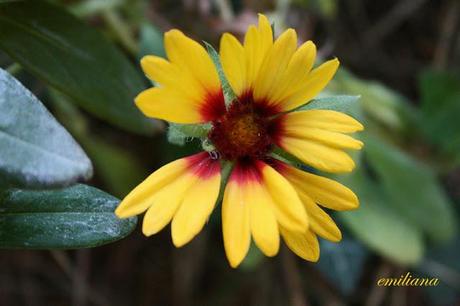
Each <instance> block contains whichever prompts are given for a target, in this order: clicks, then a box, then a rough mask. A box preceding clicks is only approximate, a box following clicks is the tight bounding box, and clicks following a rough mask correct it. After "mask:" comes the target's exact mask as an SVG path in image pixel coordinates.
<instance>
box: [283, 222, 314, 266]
mask: <svg viewBox="0 0 460 306" xmlns="http://www.w3.org/2000/svg"><path fill="white" fill-rule="evenodd" d="M280 232H281V235H282V236H283V239H284V241H285V242H286V244H287V246H288V247H289V248H290V249H291V250H292V251H293V252H294V253H295V254H297V256H299V257H301V258H303V259H305V260H308V261H313V262H316V261H318V259H319V243H318V238H316V235H315V234H314V233H312V232H311V231H310V230H307V231H306V232H304V233H299V232H292V231H288V230H286V229H285V228H283V227H281V228H280Z"/></svg>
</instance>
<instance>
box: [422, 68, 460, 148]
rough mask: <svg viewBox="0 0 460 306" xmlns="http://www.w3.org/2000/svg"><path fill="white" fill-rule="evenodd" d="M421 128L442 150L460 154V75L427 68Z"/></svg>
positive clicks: (423, 88) (423, 82)
mask: <svg viewBox="0 0 460 306" xmlns="http://www.w3.org/2000/svg"><path fill="white" fill-rule="evenodd" d="M420 91H421V100H422V101H421V104H422V112H423V120H421V121H420V124H419V126H420V129H421V130H422V131H424V132H425V135H426V136H427V137H428V139H429V141H430V142H431V143H432V144H434V145H436V146H439V149H440V151H441V152H443V153H446V154H449V155H451V156H457V157H460V153H459V152H460V121H459V120H458V118H459V117H460V103H459V101H460V76H459V75H455V74H452V73H446V72H435V71H426V72H425V73H423V74H422V77H421V80H420Z"/></svg>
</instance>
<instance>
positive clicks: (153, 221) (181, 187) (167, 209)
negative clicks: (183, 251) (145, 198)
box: [142, 173, 198, 236]
mask: <svg viewBox="0 0 460 306" xmlns="http://www.w3.org/2000/svg"><path fill="white" fill-rule="evenodd" d="M197 179H198V177H197V176H195V175H193V174H191V173H187V174H185V175H182V176H180V177H179V178H177V179H176V180H175V181H174V182H173V183H171V184H169V185H167V186H166V187H163V188H162V189H161V190H160V191H159V192H157V193H155V195H154V196H153V197H152V199H151V201H152V203H153V204H152V206H150V208H149V209H148V210H147V213H146V214H145V216H144V221H143V224H142V232H143V233H144V235H146V236H150V235H153V234H156V233H158V232H159V231H160V230H162V229H163V228H164V227H165V226H166V225H167V224H168V223H169V222H171V219H172V217H173V216H174V214H175V213H176V211H177V209H178V207H179V205H180V203H181V202H182V200H183V199H184V196H185V194H186V192H187V190H188V189H189V188H190V186H192V185H193V183H194V182H195V181H196V180H197Z"/></svg>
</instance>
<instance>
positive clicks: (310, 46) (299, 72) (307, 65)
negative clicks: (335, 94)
mask: <svg viewBox="0 0 460 306" xmlns="http://www.w3.org/2000/svg"><path fill="white" fill-rule="evenodd" d="M315 57H316V46H315V44H314V43H313V42H312V41H307V42H305V43H303V44H302V45H301V46H300V47H299V48H298V49H297V50H296V51H295V53H294V55H293V56H292V58H291V59H290V61H289V64H288V66H287V68H286V69H285V70H284V72H283V73H282V74H281V75H280V77H279V81H278V83H277V84H276V86H273V87H272V89H271V91H270V92H269V93H268V96H269V97H270V100H272V101H275V102H278V103H279V102H280V101H286V99H287V98H288V97H290V96H291V95H292V94H294V93H295V92H297V91H298V90H299V89H300V88H301V87H302V86H303V84H304V83H305V82H306V81H307V79H308V75H309V73H310V70H311V68H312V67H313V64H314V61H315Z"/></svg>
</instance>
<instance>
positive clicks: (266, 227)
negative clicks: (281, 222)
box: [248, 182, 280, 256]
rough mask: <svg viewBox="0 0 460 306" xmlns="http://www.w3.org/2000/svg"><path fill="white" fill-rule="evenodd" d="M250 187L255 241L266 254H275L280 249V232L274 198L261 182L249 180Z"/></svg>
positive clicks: (252, 230) (252, 228)
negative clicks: (274, 208) (274, 209)
mask: <svg viewBox="0 0 460 306" xmlns="http://www.w3.org/2000/svg"><path fill="white" fill-rule="evenodd" d="M248 189H249V192H250V194H251V197H252V200H251V203H250V205H249V206H250V210H249V218H250V225H251V234H252V237H253V238H254V242H255V243H256V245H257V247H258V248H259V249H260V250H261V251H262V252H263V253H264V254H265V255H266V256H275V255H276V254H277V253H278V250H279V244H280V234H279V231H278V221H277V219H276V216H275V213H274V211H273V205H274V204H273V199H272V198H271V196H270V194H269V193H268V191H267V190H266V188H265V187H264V186H263V185H262V184H260V182H249V185H248Z"/></svg>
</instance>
